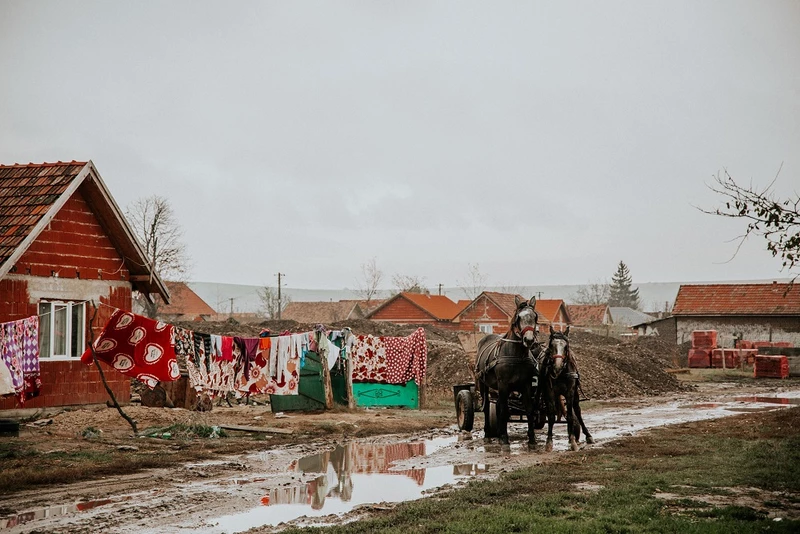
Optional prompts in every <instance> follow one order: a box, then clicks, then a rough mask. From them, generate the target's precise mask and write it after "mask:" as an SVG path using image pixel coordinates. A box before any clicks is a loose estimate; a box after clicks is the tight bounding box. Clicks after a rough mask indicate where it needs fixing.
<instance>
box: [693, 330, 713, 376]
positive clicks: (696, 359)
mask: <svg viewBox="0 0 800 534" xmlns="http://www.w3.org/2000/svg"><path fill="white" fill-rule="evenodd" d="M716 348H717V331H716V330H695V331H693V332H692V348H691V349H689V367H692V368H695V369H705V368H708V367H711V355H712V352H713V351H714V350H715V349H716Z"/></svg>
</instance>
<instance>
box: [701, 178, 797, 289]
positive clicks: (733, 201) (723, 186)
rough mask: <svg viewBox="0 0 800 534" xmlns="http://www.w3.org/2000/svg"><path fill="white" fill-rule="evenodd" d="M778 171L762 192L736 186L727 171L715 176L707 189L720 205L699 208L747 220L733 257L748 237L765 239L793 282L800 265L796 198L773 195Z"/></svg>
mask: <svg viewBox="0 0 800 534" xmlns="http://www.w3.org/2000/svg"><path fill="white" fill-rule="evenodd" d="M782 167H783V164H781V168H782ZM780 172H781V169H780V168H779V169H778V173H777V174H776V175H775V178H774V179H773V180H772V182H770V184H769V185H768V186H767V187H765V188H763V189H760V188H758V187H757V186H755V185H753V184H752V183H751V184H750V185H749V186H748V187H745V186H742V185H739V184H737V183H736V182H735V181H734V179H733V178H732V177H731V175H730V174H728V171H727V170H726V171H724V175H720V174H717V175H716V176H715V177H714V184H712V185H709V186H708V187H709V189H711V190H712V191H714V192H715V193H718V194H719V195H722V197H723V202H724V205H723V206H720V207H718V208H716V209H710V210H709V209H703V208H699V209H700V211H702V212H704V213H709V214H711V215H719V216H721V217H732V218H735V219H744V220H745V221H747V228H746V229H745V232H744V234H742V235H741V236H739V238H738V239H739V244H738V246H737V247H736V251H735V252H734V254H733V255H734V256H736V253H737V252H739V249H740V248H741V246H742V244H743V243H744V241H745V240H746V239H747V238H748V237H749V236H750V235H759V236H761V237H763V238H764V239H766V241H767V250H769V251H770V252H771V253H772V255H773V256H780V258H781V260H782V261H783V265H782V269H786V270H787V272H789V273H790V274H792V275H793V276H792V283H794V281H795V280H796V279H797V277H798V276H800V272H797V271H796V268H797V267H798V265H800V195H798V193H797V192H795V193H794V198H792V197H789V198H786V199H779V198H777V197H776V196H775V193H774V191H773V190H772V186H773V185H775V181H776V180H777V179H778V174H780Z"/></svg>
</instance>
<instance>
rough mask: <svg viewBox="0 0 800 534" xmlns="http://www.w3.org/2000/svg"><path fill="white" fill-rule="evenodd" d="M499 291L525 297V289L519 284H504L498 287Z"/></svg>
mask: <svg viewBox="0 0 800 534" xmlns="http://www.w3.org/2000/svg"><path fill="white" fill-rule="evenodd" d="M497 291H498V292H500V293H506V294H507V295H521V296H524V295H525V288H524V287H523V286H521V285H518V284H503V285H501V286H498V287H497Z"/></svg>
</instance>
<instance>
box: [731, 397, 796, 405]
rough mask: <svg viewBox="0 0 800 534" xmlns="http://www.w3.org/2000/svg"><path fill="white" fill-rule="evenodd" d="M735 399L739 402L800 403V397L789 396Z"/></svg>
mask: <svg viewBox="0 0 800 534" xmlns="http://www.w3.org/2000/svg"><path fill="white" fill-rule="evenodd" d="M733 400H735V401H739V402H758V403H764V404H800V399H798V398H787V397H755V396H754V397H736V398H734V399H733Z"/></svg>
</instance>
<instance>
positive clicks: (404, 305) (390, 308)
mask: <svg viewBox="0 0 800 534" xmlns="http://www.w3.org/2000/svg"><path fill="white" fill-rule="evenodd" d="M369 319H372V320H373V321H391V322H394V323H430V322H435V321H436V317H434V316H433V315H432V314H430V313H429V312H427V311H426V310H424V309H423V308H420V307H419V306H418V305H417V304H415V303H414V302H412V301H411V300H409V299H407V298H406V297H405V296H404V295H403V294H402V293H400V294H399V295H397V296H395V297H394V298H393V299H389V300H388V301H387V302H385V303H384V304H383V305H382V306H380V307H379V308H378V309H376V310H375V311H373V312H372V313H371V314H370V315H369Z"/></svg>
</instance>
